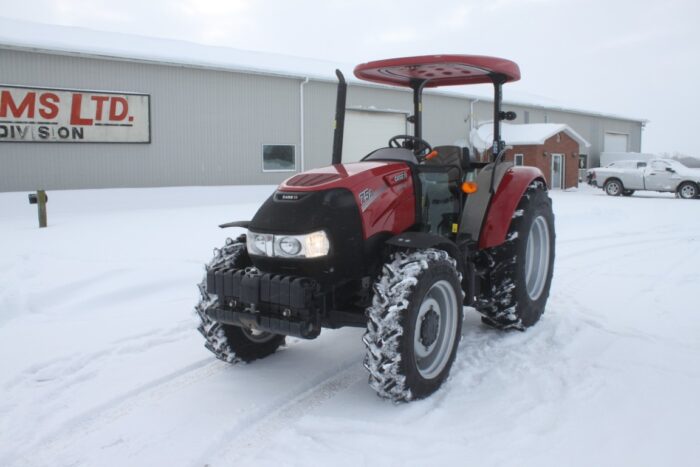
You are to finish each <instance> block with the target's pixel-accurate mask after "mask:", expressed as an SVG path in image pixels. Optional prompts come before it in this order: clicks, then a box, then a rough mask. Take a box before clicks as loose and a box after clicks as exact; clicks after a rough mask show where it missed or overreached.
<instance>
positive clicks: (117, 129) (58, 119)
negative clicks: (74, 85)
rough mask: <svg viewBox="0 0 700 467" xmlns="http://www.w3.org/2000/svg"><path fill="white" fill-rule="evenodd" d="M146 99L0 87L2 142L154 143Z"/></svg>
mask: <svg viewBox="0 0 700 467" xmlns="http://www.w3.org/2000/svg"><path fill="white" fill-rule="evenodd" d="M150 118H151V115H150V96H149V95H147V94H132V93H117V92H103V91H81V90H72V89H49V88H28V87H21V86H8V85H0V142H29V143H42V142H44V143H58V142H60V143H150V142H151V122H150Z"/></svg>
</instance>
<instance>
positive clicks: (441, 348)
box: [413, 280, 459, 379]
mask: <svg viewBox="0 0 700 467" xmlns="http://www.w3.org/2000/svg"><path fill="white" fill-rule="evenodd" d="M458 306H459V304H458V303H457V294H456V293H455V290H454V288H453V287H452V285H451V284H450V283H449V282H447V281H446V280H442V281H439V282H436V283H435V284H433V285H432V287H430V290H428V292H427V293H426V294H425V297H423V302H422V303H421V305H420V308H419V310H418V316H417V318H416V326H415V330H414V333H413V354H414V356H415V360H416V368H417V369H418V372H419V373H420V375H421V376H422V377H423V378H425V379H433V378H435V377H436V376H437V375H439V374H440V372H442V370H443V369H444V368H445V366H446V365H447V362H448V361H449V360H450V356H451V355H452V347H453V346H454V342H455V339H456V336H455V329H457V319H458V316H459V312H458ZM436 319H437V322H436V321H435V320H436Z"/></svg>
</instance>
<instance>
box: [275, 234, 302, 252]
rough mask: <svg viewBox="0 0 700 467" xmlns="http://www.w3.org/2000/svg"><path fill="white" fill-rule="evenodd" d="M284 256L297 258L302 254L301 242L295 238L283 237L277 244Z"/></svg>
mask: <svg viewBox="0 0 700 467" xmlns="http://www.w3.org/2000/svg"><path fill="white" fill-rule="evenodd" d="M277 245H279V247H280V251H281V252H282V254H284V255H287V256H295V255H298V254H299V253H300V252H301V242H300V241H299V240H297V239H296V238H294V237H282V238H280V239H279V241H278V242H277Z"/></svg>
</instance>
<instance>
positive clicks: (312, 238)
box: [304, 230, 331, 258]
mask: <svg viewBox="0 0 700 467" xmlns="http://www.w3.org/2000/svg"><path fill="white" fill-rule="evenodd" d="M304 237H305V238H304V240H305V243H306V245H305V246H306V257H307V258H318V257H319V256H326V255H327V254H328V250H330V248H331V243H330V242H329V241H328V237H327V236H326V232H324V231H323V230H321V231H319V232H314V233H310V234H309V235H305V236H304Z"/></svg>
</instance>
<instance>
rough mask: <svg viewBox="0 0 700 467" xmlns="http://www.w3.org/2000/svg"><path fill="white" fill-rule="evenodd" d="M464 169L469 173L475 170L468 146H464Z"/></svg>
mask: <svg viewBox="0 0 700 467" xmlns="http://www.w3.org/2000/svg"><path fill="white" fill-rule="evenodd" d="M462 170H463V171H464V173H468V172H471V171H472V170H473V169H472V159H471V154H470V153H469V148H467V147H464V148H462Z"/></svg>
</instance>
